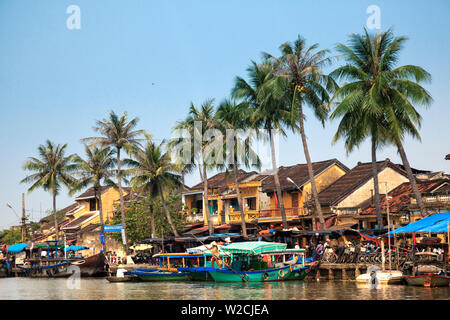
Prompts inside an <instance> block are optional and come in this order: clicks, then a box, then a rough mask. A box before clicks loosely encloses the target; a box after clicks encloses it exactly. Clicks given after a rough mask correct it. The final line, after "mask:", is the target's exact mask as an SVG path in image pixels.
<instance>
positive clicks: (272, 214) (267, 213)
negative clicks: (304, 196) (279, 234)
mask: <svg viewBox="0 0 450 320" xmlns="http://www.w3.org/2000/svg"><path fill="white" fill-rule="evenodd" d="M284 211H285V213H286V218H289V217H295V218H296V217H298V216H299V212H300V210H299V208H284ZM277 217H281V210H280V208H276V209H265V210H260V211H259V215H258V218H277Z"/></svg>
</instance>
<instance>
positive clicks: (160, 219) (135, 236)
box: [112, 195, 186, 243]
mask: <svg viewBox="0 0 450 320" xmlns="http://www.w3.org/2000/svg"><path fill="white" fill-rule="evenodd" d="M166 207H167V208H168V210H169V212H170V217H171V220H172V223H173V224H174V226H175V228H176V229H181V228H183V227H184V226H185V225H186V217H185V215H184V214H183V213H182V212H181V210H182V203H181V197H180V196H179V195H176V196H175V195H169V196H168V197H167V199H166ZM118 212H119V211H117V213H116V215H115V216H114V217H113V219H112V223H113V224H116V223H120V221H121V216H120V215H119V214H118ZM151 214H153V216H154V220H155V225H156V226H157V228H156V230H155V234H154V235H155V236H156V237H164V236H167V235H168V234H170V233H172V229H171V227H170V225H169V224H168V223H167V216H166V214H165V211H164V208H163V206H162V203H161V200H159V199H155V200H152V211H150V201H149V198H148V197H144V198H139V200H132V201H129V202H127V207H126V210H125V219H126V222H127V225H128V228H127V239H128V241H130V243H136V242H139V241H142V240H144V239H148V238H151V219H150V215H151ZM112 237H113V238H115V239H117V240H120V237H121V236H120V234H113V236H112Z"/></svg>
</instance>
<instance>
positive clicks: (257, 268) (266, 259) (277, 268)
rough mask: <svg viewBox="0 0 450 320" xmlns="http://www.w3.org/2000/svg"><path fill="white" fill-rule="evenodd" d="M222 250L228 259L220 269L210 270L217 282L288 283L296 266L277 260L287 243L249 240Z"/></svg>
mask: <svg viewBox="0 0 450 320" xmlns="http://www.w3.org/2000/svg"><path fill="white" fill-rule="evenodd" d="M221 250H222V251H223V252H224V254H225V255H228V257H225V258H224V259H222V260H223V263H222V265H221V266H219V267H218V268H211V269H208V273H209V274H210V275H211V277H212V278H213V279H214V281H216V282H268V281H282V280H288V279H289V277H290V275H291V274H292V272H293V269H294V264H290V265H285V264H284V263H282V262H281V263H280V262H277V261H276V259H274V257H275V256H276V255H277V254H282V253H284V252H285V251H286V244H285V243H276V242H265V241H246V242H238V243H232V244H229V245H227V246H223V247H222V248H221ZM206 255H208V254H207V253H205V256H206ZM283 259H284V258H283Z"/></svg>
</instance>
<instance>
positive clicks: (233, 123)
mask: <svg viewBox="0 0 450 320" xmlns="http://www.w3.org/2000/svg"><path fill="white" fill-rule="evenodd" d="M215 117H216V119H217V120H218V122H219V123H220V125H221V128H222V130H223V131H227V130H231V131H232V132H233V133H234V134H233V135H232V136H230V137H228V135H227V134H226V132H224V135H226V136H227V140H226V146H227V147H226V148H224V151H225V157H226V162H225V165H228V167H230V168H231V169H230V170H231V171H232V172H233V177H234V183H235V186H236V194H237V199H238V206H239V212H240V213H241V228H242V235H243V236H244V238H247V227H246V223H245V213H244V206H243V200H242V194H241V191H240V189H239V180H238V169H239V166H240V165H244V166H245V167H247V168H251V167H255V168H257V169H260V168H261V161H260V160H259V157H258V155H257V154H256V153H255V152H254V151H253V150H252V149H251V148H250V144H251V140H250V136H247V137H245V138H244V137H241V136H239V134H238V133H237V132H236V131H237V130H246V129H248V128H249V125H248V124H249V120H250V117H251V109H250V108H249V105H248V103H246V102H241V103H237V102H236V101H232V100H229V99H225V100H224V101H223V102H222V103H221V104H220V105H219V107H218V108H217V111H216V114H215Z"/></svg>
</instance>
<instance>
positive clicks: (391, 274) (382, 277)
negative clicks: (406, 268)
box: [356, 270, 403, 284]
mask: <svg viewBox="0 0 450 320" xmlns="http://www.w3.org/2000/svg"><path fill="white" fill-rule="evenodd" d="M374 279H375V280H376V282H377V283H379V284H402V283H403V273H402V272H401V271H398V270H384V271H381V270H378V271H376V272H375V273H374V275H373V277H372V275H371V274H370V272H368V273H363V274H360V275H359V276H357V277H356V282H357V283H370V281H372V280H374Z"/></svg>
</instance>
